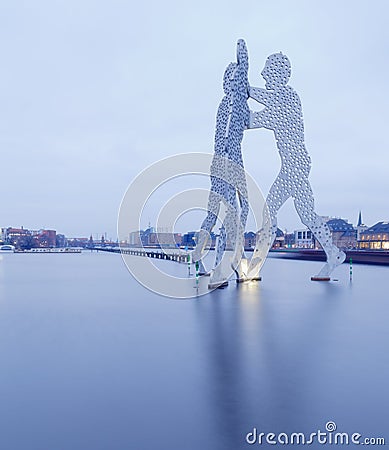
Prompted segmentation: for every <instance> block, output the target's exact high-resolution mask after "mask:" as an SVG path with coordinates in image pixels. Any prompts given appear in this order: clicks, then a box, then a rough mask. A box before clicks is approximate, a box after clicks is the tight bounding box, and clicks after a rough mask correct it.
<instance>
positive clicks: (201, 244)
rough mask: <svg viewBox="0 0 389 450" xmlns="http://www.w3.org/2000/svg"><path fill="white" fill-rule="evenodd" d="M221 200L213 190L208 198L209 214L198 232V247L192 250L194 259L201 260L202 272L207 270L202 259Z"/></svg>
mask: <svg viewBox="0 0 389 450" xmlns="http://www.w3.org/2000/svg"><path fill="white" fill-rule="evenodd" d="M220 202H221V195H220V194H218V193H217V192H215V191H213V190H211V191H210V193H209V199H208V214H207V217H206V218H205V219H204V221H203V223H202V224H201V229H200V231H199V232H198V233H197V242H196V247H195V249H194V250H193V252H192V261H194V262H196V261H198V262H199V264H200V273H205V272H206V270H205V267H204V264H203V262H202V260H201V259H202V257H203V255H204V251H205V247H206V246H207V243H208V241H209V238H210V234H211V231H212V230H213V227H214V226H215V224H216V221H217V217H218V214H219V210H220Z"/></svg>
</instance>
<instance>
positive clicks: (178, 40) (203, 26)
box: [0, 0, 389, 237]
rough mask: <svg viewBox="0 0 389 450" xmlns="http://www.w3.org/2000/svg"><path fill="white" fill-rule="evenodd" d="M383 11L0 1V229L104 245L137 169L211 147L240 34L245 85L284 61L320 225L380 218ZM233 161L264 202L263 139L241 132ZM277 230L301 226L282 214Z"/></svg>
mask: <svg viewBox="0 0 389 450" xmlns="http://www.w3.org/2000/svg"><path fill="white" fill-rule="evenodd" d="M388 13H389V6H388V3H387V2H386V1H385V0H381V1H377V0H371V1H369V2H366V1H355V0H353V1H351V0H350V1H343V2H342V1H339V0H326V1H325V2H324V1H322V2H318V1H312V0H310V1H309V0H307V1H299V0H295V1H293V2H291V1H282V0H279V1H277V2H269V1H266V2H265V1H260V0H255V1H246V2H238V1H235V2H232V1H218V0H217V1H210V0H207V1H202V0H197V1H195V2H184V1H173V0H170V1H169V0H166V1H154V0H149V1H147V2H146V1H145V2H141V1H124V0H123V1H120V0H110V1H104V2H103V1H96V0H93V1H92V0H64V1H57V0H47V1H42V0H35V1H18V0H14V1H12V2H11V1H8V2H7V1H5V0H2V1H1V2H0V22H1V23H0V64H1V68H0V146H1V150H0V151H1V173H0V189H1V203H0V205H1V206H0V226H20V225H24V226H25V227H27V228H42V227H46V228H54V229H56V230H57V231H58V232H63V233H65V234H67V235H69V236H74V235H89V234H90V233H93V234H94V235H95V234H99V235H100V234H101V233H102V232H107V233H108V237H115V236H116V221H117V211H118V208H119V204H120V201H121V198H122V196H123V194H124V192H125V190H126V188H127V185H128V184H129V183H130V182H131V180H132V179H133V177H134V176H136V175H137V174H138V173H139V172H140V171H141V170H142V169H143V168H145V167H146V166H147V165H149V164H151V163H152V162H154V161H156V160H158V159H160V158H163V157H166V156H169V155H173V154H175V153H180V152H190V151H201V152H212V151H213V136H214V124H215V114H216V109H217V106H218V103H219V101H220V99H221V97H222V95H223V91H222V84H221V83H222V76H223V72H224V68H225V67H226V65H227V64H228V63H229V62H230V61H233V60H234V58H235V45H236V40H237V39H238V38H244V39H245V40H246V43H247V46H248V50H249V57H250V72H249V76H250V84H251V85H253V86H263V80H262V79H261V76H260V71H261V70H262V67H263V64H264V61H265V59H266V57H267V56H268V55H269V54H270V53H273V52H275V51H282V52H283V53H285V54H286V55H288V57H289V58H290V60H291V63H292V77H291V80H290V84H291V85H292V86H293V87H294V88H295V89H296V91H297V92H298V93H299V95H300V97H301V101H302V104H303V112H304V119H305V132H306V136H305V137H306V145H307V149H308V151H309V153H310V155H311V159H312V171H311V175H310V179H311V183H312V186H313V189H314V193H315V198H316V207H317V211H318V213H319V214H322V215H331V216H341V217H344V218H347V219H349V220H350V221H351V222H353V223H355V222H356V219H357V215H358V212H359V209H361V210H362V213H363V218H364V222H365V223H366V224H368V225H372V224H374V223H375V222H377V221H379V220H389V195H388V192H389V156H388V142H387V138H386V132H387V129H388V104H389V102H388V100H389V98H388V97H389V96H388V92H389V90H388V87H387V82H388V80H389V73H388V72H389V70H388V67H389V64H388V33H389V32H388V25H387V17H388ZM243 154H244V159H245V164H246V167H247V169H248V170H249V171H250V173H251V174H252V175H253V177H254V178H255V179H256V180H257V182H258V184H259V185H260V187H261V188H262V190H263V192H264V194H266V193H267V191H268V189H269V187H270V185H271V183H272V181H273V180H274V178H275V176H276V175H277V172H278V170H279V164H280V162H279V156H278V154H277V148H276V146H275V143H274V138H273V134H272V133H271V132H270V131H266V130H263V129H262V130H261V129H258V130H250V131H248V132H247V133H246V136H245V138H244V142H243ZM279 225H280V226H281V228H288V229H289V230H290V229H293V228H297V227H299V226H300V225H299V221H298V218H297V215H296V214H295V212H294V211H293V208H292V207H291V202H288V204H287V205H285V207H284V208H283V210H282V212H281V213H280V216H279Z"/></svg>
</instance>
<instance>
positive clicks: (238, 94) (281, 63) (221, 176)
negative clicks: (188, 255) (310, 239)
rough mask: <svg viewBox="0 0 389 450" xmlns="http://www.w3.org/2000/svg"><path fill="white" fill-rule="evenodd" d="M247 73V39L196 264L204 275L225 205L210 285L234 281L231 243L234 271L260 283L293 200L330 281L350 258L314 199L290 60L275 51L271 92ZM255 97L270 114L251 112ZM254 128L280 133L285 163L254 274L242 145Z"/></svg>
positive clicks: (231, 87)
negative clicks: (225, 269)
mask: <svg viewBox="0 0 389 450" xmlns="http://www.w3.org/2000/svg"><path fill="white" fill-rule="evenodd" d="M247 74H248V54H247V48H246V44H245V42H244V41H243V40H242V39H240V40H239V41H238V44H237V63H231V64H229V65H228V66H227V69H226V71H225V74H224V82H223V87H224V93H225V95H224V97H223V99H222V100H221V102H220V105H219V108H218V112H217V117H216V132H215V144H214V157H213V161H212V165H211V174H210V177H211V190H210V193H209V200H208V214H207V217H206V219H205V220H204V221H203V223H202V225H201V229H200V231H199V233H198V235H197V246H196V248H195V250H194V251H193V254H192V259H193V261H195V262H196V261H199V262H200V267H201V270H202V271H204V270H205V269H204V266H203V264H202V261H201V258H202V257H203V254H204V250H205V247H206V244H207V242H208V240H209V235H210V232H211V231H212V229H213V228H214V226H215V224H216V221H217V217H218V214H219V211H220V205H221V203H222V202H223V203H225V204H226V207H227V213H226V216H225V219H224V221H223V225H222V227H221V231H220V237H219V239H218V243H217V248H216V259H215V269H214V270H213V271H212V274H211V282H210V287H212V286H215V285H218V284H222V283H224V282H226V276H225V275H224V274H223V273H222V271H221V269H220V267H221V264H220V262H221V259H222V257H223V255H224V252H225V249H226V243H227V239H228V241H229V242H230V245H231V246H232V248H233V258H232V262H231V265H232V267H233V269H234V270H235V271H236V272H237V275H238V278H239V279H241V280H245V279H253V278H256V277H258V272H259V270H260V268H261V266H262V264H263V261H264V260H265V258H266V256H267V252H268V249H269V248H270V247H271V246H272V244H273V242H274V239H275V237H276V231H277V213H278V211H279V209H280V208H281V206H282V205H283V204H284V203H285V201H286V200H287V199H288V198H290V197H292V198H293V200H294V204H295V208H296V211H297V213H298V215H299V217H300V219H301V221H302V223H303V224H305V225H306V226H307V227H308V228H309V229H310V230H311V231H312V233H313V235H314V236H315V238H316V239H317V241H318V242H319V243H320V244H321V246H322V247H323V249H324V251H325V253H326V256H327V262H326V264H325V265H324V267H323V268H322V269H321V270H320V272H319V273H318V275H317V276H315V277H312V279H313V280H329V279H330V278H329V275H330V273H331V272H332V271H333V270H334V268H335V267H336V266H338V265H339V264H341V263H343V261H344V260H345V257H346V255H345V254H344V252H342V251H340V250H339V249H338V248H337V247H336V246H335V245H334V244H333V242H332V236H331V232H330V230H329V228H328V226H327V224H326V223H325V221H324V220H323V218H322V217H321V216H318V215H317V214H316V212H315V210H314V198H313V193H312V188H311V185H310V183H309V179H308V176H309V172H310V168H311V160H310V157H309V155H308V152H307V150H306V148H305V143H304V122H303V115H302V107H301V102H300V99H299V96H298V95H297V93H296V92H295V91H294V90H293V88H292V87H291V86H289V85H288V81H289V78H290V74H291V65H290V62H289V59H288V58H287V57H286V56H285V55H283V54H282V53H275V54H273V55H270V56H269V57H268V58H267V60H266V63H265V67H264V69H263V70H262V72H261V74H262V76H263V78H264V79H265V89H263V88H255V87H250V86H249V83H248V78H247V77H248V75H247ZM248 97H250V98H252V99H254V100H256V101H257V102H259V103H260V104H262V105H264V106H265V108H264V109H262V110H261V111H258V112H253V111H250V110H249V108H248V105H247V99H248ZM247 128H250V129H254V128H266V129H269V130H272V131H273V132H274V136H275V139H276V142H277V148H278V151H279V154H280V157H281V170H280V172H279V174H278V176H277V178H276V180H275V181H274V183H273V185H272V187H271V189H270V191H269V194H268V196H267V199H266V204H267V207H265V208H264V211H263V217H262V228H261V229H260V230H259V231H258V232H257V241H256V247H255V249H254V253H253V256H252V258H251V260H250V262H249V265H248V268H245V269H244V270H243V265H242V262H243V261H244V258H243V257H244V245H243V242H244V230H245V225H246V221H247V215H248V210H249V204H248V193H247V185H246V176H245V171H244V165H243V158H242V152H241V142H242V139H243V133H244V130H245V129H247ZM237 199H238V200H239V202H237ZM238 203H239V204H238Z"/></svg>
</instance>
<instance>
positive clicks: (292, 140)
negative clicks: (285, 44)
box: [249, 53, 346, 279]
mask: <svg viewBox="0 0 389 450" xmlns="http://www.w3.org/2000/svg"><path fill="white" fill-rule="evenodd" d="M290 74H291V65H290V62H289V59H288V58H287V57H286V56H285V55H283V54H282V53H275V54H273V55H270V56H269V57H268V58H267V60H266V63H265V67H264V69H263V70H262V72H261V75H262V77H263V78H264V80H265V89H262V88H255V87H250V88H249V95H250V97H251V98H252V99H254V100H256V101H257V102H259V103H261V104H262V105H264V106H265V108H264V109H262V110H261V111H256V112H250V123H249V128H266V129H268V130H272V131H273V132H274V136H275V139H276V142H277V147H278V151H279V154H280V157H281V170H280V172H279V174H278V176H277V178H276V180H275V181H274V183H273V185H272V187H271V188H270V191H269V194H268V196H267V200H266V202H267V205H268V208H269V212H270V220H271V227H270V228H269V229H270V230H271V231H270V235H267V236H266V233H261V232H259V233H258V236H257V241H258V242H257V246H256V249H255V250H254V254H253V258H252V260H251V263H250V268H249V271H251V272H253V271H255V266H256V264H258V261H259V260H260V259H261V257H262V255H260V248H261V244H262V242H263V239H267V240H269V241H270V242H269V244H270V245H271V244H272V243H273V242H274V239H275V236H276V231H277V213H278V210H279V209H280V208H281V206H282V205H283V204H284V203H285V201H286V200H287V199H288V198H290V197H292V198H293V200H294V205H295V208H296V211H297V213H298V215H299V216H300V219H301V221H302V223H303V224H304V225H306V226H307V227H308V228H309V229H310V230H311V231H312V233H313V235H314V236H315V239H317V241H318V242H319V243H320V244H321V246H322V247H323V249H324V251H325V253H326V255H327V262H326V264H325V265H324V267H323V268H322V269H321V271H320V272H319V274H318V275H317V276H316V277H314V278H318V279H320V278H322V279H326V278H329V275H330V273H331V272H332V271H333V269H334V268H335V267H336V266H338V265H339V264H341V263H342V262H343V261H344V260H345V257H346V255H345V254H344V252H342V251H340V250H339V249H338V247H336V246H335V245H334V244H333V242H332V236H331V232H330V230H329V228H328V226H327V224H326V223H325V222H324V220H323V218H322V217H320V216H318V215H317V214H316V213H315V210H314V198H313V193H312V188H311V185H310V183H309V180H308V176H309V172H310V169H311V160H310V157H309V155H308V152H307V149H306V148H305V143H304V122H303V114H302V107H301V102H300V99H299V96H298V95H297V93H296V92H295V91H294V90H293V88H292V87H291V86H289V85H287V83H288V81H289V78H290ZM262 248H263V246H262Z"/></svg>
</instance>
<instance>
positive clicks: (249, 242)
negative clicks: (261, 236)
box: [244, 231, 257, 250]
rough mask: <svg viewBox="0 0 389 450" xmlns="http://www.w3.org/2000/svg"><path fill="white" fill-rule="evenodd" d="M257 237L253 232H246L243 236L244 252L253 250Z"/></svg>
mask: <svg viewBox="0 0 389 450" xmlns="http://www.w3.org/2000/svg"><path fill="white" fill-rule="evenodd" d="M256 238H257V235H256V234H255V233H254V232H253V231H247V232H246V233H245V234H244V248H245V249H246V250H251V249H254V247H255V243H256Z"/></svg>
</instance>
